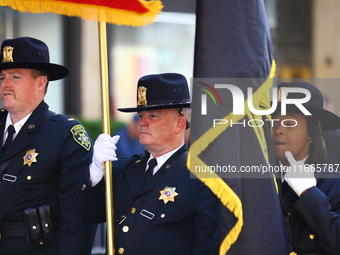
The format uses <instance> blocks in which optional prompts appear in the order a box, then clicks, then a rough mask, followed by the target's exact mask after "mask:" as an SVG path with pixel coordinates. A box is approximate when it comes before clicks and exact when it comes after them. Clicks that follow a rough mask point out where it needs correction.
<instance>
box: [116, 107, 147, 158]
mask: <svg viewBox="0 0 340 255" xmlns="http://www.w3.org/2000/svg"><path fill="white" fill-rule="evenodd" d="M138 120H139V117H138V115H137V114H135V115H134V116H133V119H132V121H130V122H129V123H128V124H127V125H126V126H124V127H123V128H121V129H120V130H118V131H117V132H116V135H119V137H120V138H119V143H117V145H116V146H117V150H116V153H117V157H123V156H125V157H131V156H132V155H133V154H136V153H143V152H144V151H145V147H144V146H143V145H141V144H140V143H139V139H138V137H139V134H138Z"/></svg>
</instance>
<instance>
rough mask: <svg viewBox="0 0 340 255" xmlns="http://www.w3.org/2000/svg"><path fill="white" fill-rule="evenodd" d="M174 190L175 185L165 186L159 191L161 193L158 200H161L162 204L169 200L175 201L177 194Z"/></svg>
mask: <svg viewBox="0 0 340 255" xmlns="http://www.w3.org/2000/svg"><path fill="white" fill-rule="evenodd" d="M175 190H176V188H175V187H165V188H164V189H163V190H161V191H159V193H161V195H160V197H159V200H163V201H164V204H166V203H167V202H169V201H171V202H175V196H177V195H178V193H177V192H176V191H175Z"/></svg>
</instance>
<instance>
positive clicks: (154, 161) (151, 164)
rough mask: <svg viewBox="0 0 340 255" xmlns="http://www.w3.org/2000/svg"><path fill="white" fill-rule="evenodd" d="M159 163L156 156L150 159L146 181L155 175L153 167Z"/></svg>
mask: <svg viewBox="0 0 340 255" xmlns="http://www.w3.org/2000/svg"><path fill="white" fill-rule="evenodd" d="M156 165H157V160H156V159H155V158H153V159H151V160H150V161H149V168H148V170H146V172H145V182H147V181H148V180H149V179H150V178H151V177H152V176H153V169H154V168H155V166H156Z"/></svg>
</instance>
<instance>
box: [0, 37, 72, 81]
mask: <svg viewBox="0 0 340 255" xmlns="http://www.w3.org/2000/svg"><path fill="white" fill-rule="evenodd" d="M1 55H2V62H1V63H0V70H4V69H13V68H30V69H37V70H42V71H45V72H47V74H48V76H49V79H50V80H51V81H54V80H59V79H62V78H65V77H66V76H68V74H69V70H68V69H67V68H66V67H64V66H61V65H58V64H53V63H50V54H49V51H48V47H47V45H46V44H45V43H44V42H42V41H40V40H38V39H35V38H31V37H19V38H15V39H6V40H4V41H3V42H2V44H1Z"/></svg>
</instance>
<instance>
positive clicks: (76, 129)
mask: <svg viewBox="0 0 340 255" xmlns="http://www.w3.org/2000/svg"><path fill="white" fill-rule="evenodd" d="M70 131H71V133H72V136H73V139H74V140H75V141H76V142H77V143H78V144H80V146H82V147H84V148H85V149H86V150H88V151H89V150H90V149H91V140H90V138H89V136H88V134H87V132H86V131H85V129H84V127H83V126H82V125H75V126H73V127H72V128H71V130H70Z"/></svg>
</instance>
